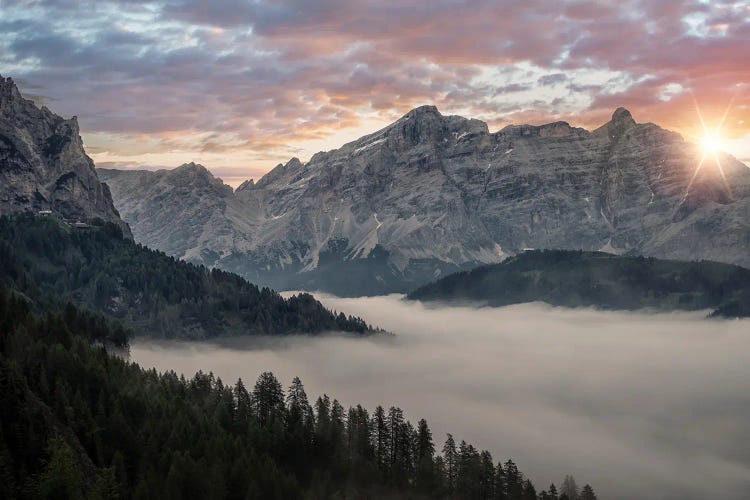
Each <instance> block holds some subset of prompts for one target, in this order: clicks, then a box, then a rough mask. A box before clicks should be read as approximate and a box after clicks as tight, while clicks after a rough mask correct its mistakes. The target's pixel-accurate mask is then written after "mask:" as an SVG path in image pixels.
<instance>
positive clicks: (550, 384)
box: [131, 294, 750, 500]
mask: <svg viewBox="0 0 750 500" xmlns="http://www.w3.org/2000/svg"><path fill="white" fill-rule="evenodd" d="M318 297H319V298H320V299H321V301H322V302H323V303H324V304H325V305H326V306H328V307H330V308H332V309H336V310H338V311H345V312H346V313H347V314H354V315H357V316H361V317H363V318H364V319H365V320H367V321H368V322H370V323H372V324H375V325H378V326H381V327H383V328H386V329H388V330H389V331H391V332H393V333H395V334H396V335H395V337H393V338H365V339H357V338H346V337H341V336H322V337H287V338H241V339H230V340H222V341H217V342H153V341H144V340H139V341H136V342H134V343H133V345H132V348H131V358H132V360H134V361H135V362H138V363H139V364H141V365H142V366H144V367H148V368H150V367H156V368H158V369H159V370H175V371H177V372H179V373H184V374H185V375H192V374H194V373H195V372H196V371H198V370H203V371H205V372H208V371H212V372H213V373H214V374H216V375H217V376H218V377H221V379H222V380H223V381H224V382H225V383H233V382H234V381H236V379H237V378H239V377H241V378H242V379H243V381H245V383H246V385H248V386H252V384H253V383H254V381H255V379H256V378H257V376H258V374H259V373H260V372H262V371H266V370H270V371H273V372H274V373H275V374H276V376H277V377H278V378H279V379H280V380H281V382H282V384H283V385H284V386H285V387H286V386H288V385H289V382H290V381H291V380H292V377H294V376H295V375H298V376H300V377H301V378H302V381H303V383H304V384H305V387H306V389H307V393H308V396H309V397H310V398H311V400H313V399H314V398H315V397H317V396H318V395H320V394H322V392H323V391H325V392H327V393H328V394H329V395H330V396H331V397H332V398H334V397H335V398H338V399H339V400H340V401H341V402H342V404H344V406H348V405H354V404H357V403H362V404H363V405H365V406H366V407H367V408H368V409H369V410H372V409H373V408H374V407H375V406H376V405H378V404H381V405H383V406H385V407H386V408H387V407H389V406H391V405H393V406H400V407H401V408H403V409H404V411H405V412H406V414H407V416H408V417H409V418H410V419H411V420H412V421H413V422H416V420H418V419H419V418H422V417H424V418H426V419H427V421H428V423H429V424H430V427H431V428H432V431H433V435H434V436H435V440H436V444H437V448H438V449H440V448H442V443H443V440H444V438H445V433H446V432H451V433H452V434H453V435H454V436H455V437H456V439H457V440H461V439H465V440H466V441H467V442H471V443H473V444H474V445H475V446H477V447H479V448H486V449H488V450H490V451H491V452H492V455H493V457H494V458H495V460H496V461H497V460H498V459H502V460H503V461H505V460H506V459H507V458H508V457H512V458H513V460H514V461H515V462H516V463H517V464H518V465H519V467H520V469H521V470H522V471H524V472H525V473H527V474H528V475H529V476H530V477H531V479H532V480H533V481H534V482H535V484H536V485H537V487H538V489H542V488H546V487H547V485H549V483H550V482H552V481H554V482H555V483H556V484H558V485H559V483H560V481H561V479H562V478H563V476H564V475H565V474H573V475H574V476H575V477H576V479H577V480H578V482H579V484H581V485H582V484H583V483H585V482H590V483H591V484H592V485H593V486H594V488H595V490H596V491H597V493H598V494H599V498H600V499H602V500H605V499H632V498H644V499H651V498H654V499H670V500H671V499H675V500H676V499H682V500H689V499H705V498H717V499H719V498H720V499H725V500H731V499H741V498H742V499H747V498H748V495H749V494H750V493H748V492H750V321H747V320H743V321H711V320H706V319H703V317H704V316H705V314H703V313H678V314H646V313H619V312H598V311H592V310H566V309H558V308H551V307H548V306H545V305H540V304H526V305H520V306H512V307H506V308H500V309H472V308H464V307H447V308H439V309H435V308H428V307H425V306H423V305H421V304H418V303H407V302H404V301H402V300H400V296H389V297H372V298H356V299H342V298H337V297H332V296H326V295H320V294H319V295H318Z"/></svg>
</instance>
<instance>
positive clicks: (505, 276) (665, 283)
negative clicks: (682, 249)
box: [407, 250, 750, 317]
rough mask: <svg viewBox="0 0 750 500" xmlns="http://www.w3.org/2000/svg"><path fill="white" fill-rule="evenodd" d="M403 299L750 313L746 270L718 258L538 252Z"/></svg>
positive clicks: (749, 283) (462, 275) (749, 276)
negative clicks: (686, 259) (696, 259)
mask: <svg viewBox="0 0 750 500" xmlns="http://www.w3.org/2000/svg"><path fill="white" fill-rule="evenodd" d="M407 299H409V300H420V301H425V302H433V301H439V302H447V303H450V302H454V303H475V304H484V305H489V306H506V305H510V304H520V303H524V302H546V303H548V304H551V305H554V306H565V307H598V308H602V309H624V310H632V309H642V308H649V309H655V310H667V311H671V310H688V311H692V310H701V309H714V312H713V313H712V315H714V316H727V317H738V316H743V317H744V316H750V306H749V305H750V270H749V269H745V268H742V267H738V266H733V265H729V264H720V263H717V262H706V261H703V262H680V261H670V260H660V259H653V258H648V259H647V258H644V257H623V256H617V255H611V254H606V253H602V252H581V251H564V250H545V251H539V250H537V251H529V252H523V253H521V254H519V255H517V256H515V257H512V258H509V259H507V260H505V261H504V262H502V263H500V264H492V265H488V266H481V267H478V268H476V269H473V270H471V271H469V272H463V273H456V274H454V275H451V276H447V277H445V278H443V279H441V280H438V281H436V282H435V283H431V284H429V285H426V286H424V287H421V288H419V289H417V290H415V291H413V292H411V293H410V294H409V295H408V296H407Z"/></svg>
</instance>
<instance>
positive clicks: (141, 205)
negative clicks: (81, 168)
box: [97, 163, 258, 266]
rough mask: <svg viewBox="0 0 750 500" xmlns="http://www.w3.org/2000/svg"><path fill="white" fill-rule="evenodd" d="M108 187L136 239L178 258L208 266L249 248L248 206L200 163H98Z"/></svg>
mask: <svg viewBox="0 0 750 500" xmlns="http://www.w3.org/2000/svg"><path fill="white" fill-rule="evenodd" d="M97 172H98V173H99V178H100V179H102V181H103V182H106V183H107V185H109V186H111V187H112V194H113V196H114V198H115V199H116V200H118V208H119V210H120V212H121V213H122V216H123V218H125V220H127V221H129V224H130V225H131V227H132V228H133V235H134V237H135V239H136V241H138V242H141V243H143V244H145V245H146V246H149V247H151V248H156V249H159V250H162V251H164V252H166V253H168V254H169V255H173V256H175V257H179V258H181V259H184V260H187V261H191V262H196V263H200V264H205V265H207V266H212V265H214V264H216V263H218V262H219V261H220V260H221V259H222V258H225V257H227V252H228V251H229V250H231V251H235V252H236V251H240V250H241V249H249V248H250V243H249V239H250V237H249V235H251V234H253V233H254V232H255V231H256V230H257V229H258V228H257V226H254V225H252V211H251V210H249V209H248V208H246V207H245V206H244V205H243V204H241V203H240V202H239V200H237V199H236V197H235V196H234V193H233V192H232V188H231V187H229V186H227V185H225V184H224V183H223V182H222V181H221V180H220V179H216V178H215V177H214V176H213V175H211V173H210V172H209V171H208V170H207V169H206V168H205V167H204V166H202V165H198V164H195V163H186V164H184V165H182V166H180V167H177V168H175V169H173V170H158V171H155V172H151V171H146V170H115V169H103V168H100V169H97Z"/></svg>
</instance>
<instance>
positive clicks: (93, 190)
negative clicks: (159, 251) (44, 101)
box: [0, 76, 130, 236]
mask: <svg viewBox="0 0 750 500" xmlns="http://www.w3.org/2000/svg"><path fill="white" fill-rule="evenodd" d="M41 210H52V211H53V212H55V213H57V214H59V215H60V216H62V217H64V218H66V219H69V220H72V221H91V220H92V219H94V218H101V219H103V220H105V221H108V222H113V223H116V224H118V225H120V226H121V227H122V228H123V232H124V233H125V234H126V235H127V236H130V229H129V228H128V226H127V224H125V223H124V222H123V221H122V220H121V219H120V216H119V214H118V212H117V210H116V209H115V207H114V204H113V203H112V196H111V194H110V191H109V189H108V187H107V186H106V185H104V184H102V183H101V182H99V178H98V177H97V174H96V170H95V169H94V163H93V162H92V161H91V158H89V157H88V156H87V155H86V152H85V151H84V150H83V143H82V141H81V137H80V135H79V130H78V122H77V120H76V118H75V117H73V118H71V119H69V120H65V119H63V118H61V117H60V116H58V115H56V114H54V113H52V112H51V111H50V110H49V109H47V108H46V107H42V108H41V109H40V108H38V107H37V106H36V105H34V103H33V102H32V101H30V100H27V99H24V98H23V97H22V96H21V94H20V92H19V91H18V88H17V87H16V85H15V83H14V82H13V80H12V79H11V78H3V77H1V76H0V214H5V213H9V212H14V211H35V212H37V211H41Z"/></svg>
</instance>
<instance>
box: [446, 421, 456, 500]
mask: <svg viewBox="0 0 750 500" xmlns="http://www.w3.org/2000/svg"><path fill="white" fill-rule="evenodd" d="M447 436H448V437H447V439H446V440H445V444H444V445H443V462H444V463H445V486H446V488H447V490H448V492H449V493H453V492H454V491H455V489H456V480H457V479H458V452H457V451H456V441H455V440H454V439H453V436H452V435H451V434H447Z"/></svg>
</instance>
